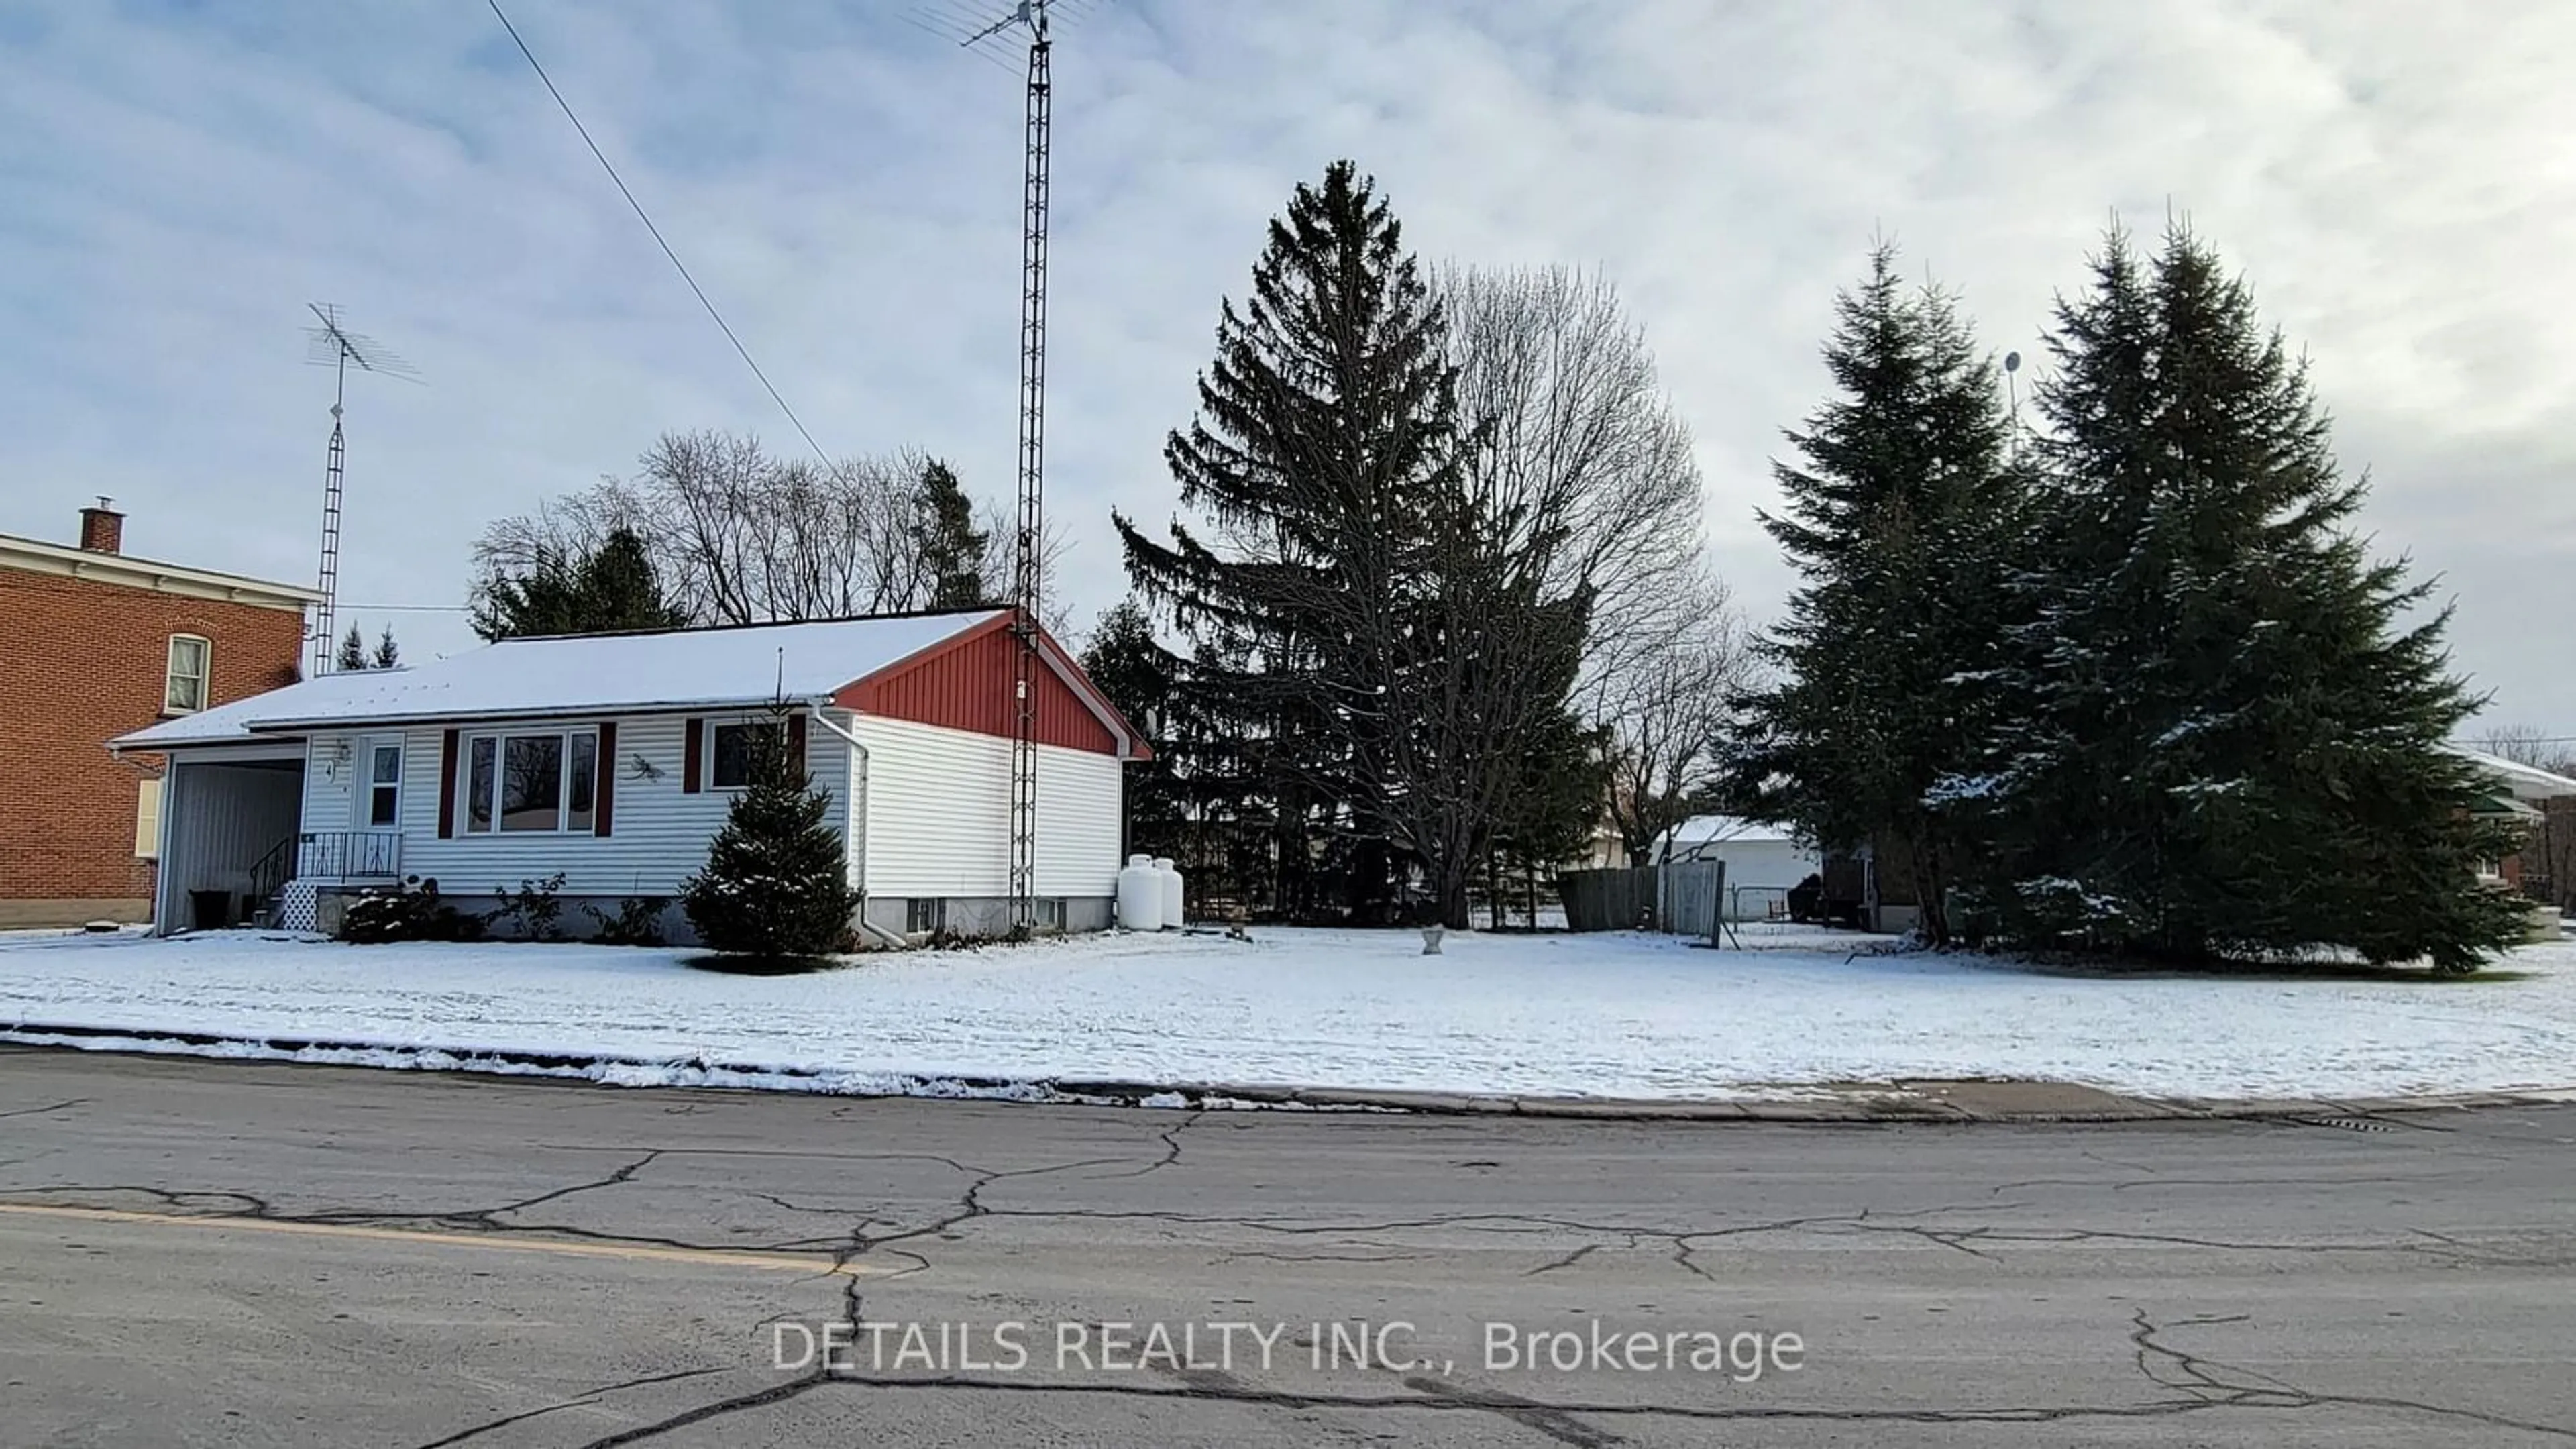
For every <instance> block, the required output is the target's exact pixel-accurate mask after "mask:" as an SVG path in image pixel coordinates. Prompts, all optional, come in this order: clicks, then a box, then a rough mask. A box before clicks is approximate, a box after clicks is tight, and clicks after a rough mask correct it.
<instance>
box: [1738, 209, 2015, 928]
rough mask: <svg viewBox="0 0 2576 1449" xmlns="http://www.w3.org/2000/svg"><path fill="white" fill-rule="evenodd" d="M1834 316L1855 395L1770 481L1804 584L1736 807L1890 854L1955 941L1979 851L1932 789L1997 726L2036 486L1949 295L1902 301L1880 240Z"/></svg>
mask: <svg viewBox="0 0 2576 1449" xmlns="http://www.w3.org/2000/svg"><path fill="white" fill-rule="evenodd" d="M1835 312H1836V317H1837V321H1836V326H1835V330H1834V334H1833V336H1832V338H1831V339H1830V340H1829V341H1828V342H1827V343H1826V345H1825V363H1826V367H1827V370H1828V371H1829V372H1830V374H1831V375H1832V377H1833V380H1834V383H1835V385H1836V387H1837V388H1838V389H1839V391H1840V396H1838V397H1837V398H1835V399H1834V400H1832V401H1830V402H1828V403H1826V404H1825V405H1824V406H1823V407H1821V408H1819V409H1818V410H1817V411H1816V412H1815V413H1814V414H1813V415H1811V416H1810V417H1809V418H1808V419H1807V422H1806V425H1805V427H1804V428H1803V429H1802V430H1793V431H1791V432H1790V433H1789V434H1788V435H1787V436H1788V440H1789V442H1790V444H1791V446H1792V447H1794V448H1795V449H1796V450H1797V452H1798V455H1799V461H1797V462H1775V463H1774V464H1773V465H1772V472H1773V476H1774V477H1775V478H1776V479H1777V480H1778V482H1779V485H1780V490H1781V493H1782V494H1783V496H1784V503H1783V506H1782V508H1781V510H1780V511H1779V512H1778V513H1777V514H1764V515H1763V516H1762V523H1763V526H1764V527H1765V528H1766V529H1768V530H1769V531H1770V533H1771V536H1772V537H1773V538H1775V539H1777V540H1778V541H1779V543H1780V546H1781V548H1782V549H1783V550H1784V551H1785V552H1786V553H1787V554H1788V556H1789V561H1790V564H1791V566H1792V567H1794V568H1796V569H1797V570H1798V571H1799V573H1800V574H1801V575H1802V576H1803V582H1802V584H1801V585H1800V587H1799V588H1798V589H1797V590H1796V592H1794V593H1793V594H1792V595H1791V596H1790V600H1789V607H1788V611H1787V617H1786V618H1785V620H1784V621H1783V622H1781V623H1780V624H1779V625H1778V626H1777V627H1776V628H1775V629H1774V630H1773V631H1772V633H1771V635H1770V636H1769V637H1768V638H1767V639H1766V640H1764V641H1763V643H1762V645H1761V646H1760V647H1761V650H1762V652H1763V654H1765V655H1766V656H1767V657H1768V658H1769V660H1770V661H1771V662H1772V663H1773V664H1774V665H1776V666H1777V670H1778V674H1777V680H1778V682H1777V683H1776V684H1773V685H1771V686H1770V687H1768V688H1765V689H1763V690H1760V691H1758V692H1756V693H1754V694H1753V695H1752V696H1751V697H1750V698H1748V699H1747V700H1745V701H1744V702H1743V703H1744V710H1743V718H1742V720H1741V723H1740V729H1739V733H1738V736H1737V739H1736V741H1735V748H1734V750H1733V751H1732V755H1733V758H1732V760H1731V765H1732V770H1731V775H1732V784H1733V786H1734V795H1735V797H1736V798H1735V803H1736V804H1737V805H1738V806H1739V808H1743V809H1746V810H1748V811H1749V812H1750V813H1754V814H1757V815H1760V816H1762V817H1764V818H1767V819H1771V820H1775V821H1778V822H1780V823H1784V824H1788V825H1792V826H1794V827H1796V829H1797V830H1798V831H1799V832H1800V833H1801V834H1803V835H1805V836H1806V837H1808V838H1810V839H1812V840H1814V841H1815V842H1817V843H1818V844H1819V845H1821V846H1823V847H1824V848H1826V849H1832V850H1850V849H1856V848H1858V847H1861V846H1871V847H1874V848H1875V849H1876V850H1877V851H1878V853H1879V855H1880V859H1881V862H1882V868H1893V869H1899V870H1903V871H1905V872H1906V873H1907V874H1908V875H1909V876H1910V877H1911V879H1910V881H1909V884H1910V885H1911V886H1912V888H1913V890H1914V892H1915V898H1916V900H1918V901H1919V902H1921V906H1922V917H1921V922H1922V925H1921V929H1922V931H1923V933H1924V934H1925V935H1926V936H1927V937H1929V938H1930V939H1932V940H1934V941H1941V940H1946V939H1947V938H1948V935H1949V930H1950V923H1949V921H1948V918H1947V914H1946V911H1945V909H1944V903H1945V896H1946V894H1947V887H1948V886H1949V884H1950V881H1951V876H1952V872H1953V871H1954V869H1955V868H1956V867H1957V865H1958V864H1959V862H1960V858H1961V856H1962V854H1963V851H1964V850H1965V845H1964V843H1963V841H1962V840H1961V838H1960V830H1961V825H1960V823H1959V822H1958V821H1956V820H1955V819H1953V818H1952V817H1951V816H1950V815H1948V814H1945V813H1944V812H1943V811H1942V810H1941V809H1940V808H1939V804H1938V799H1937V792H1936V791H1935V786H1936V785H1938V784H1940V783H1941V782H1942V781H1944V780H1945V779H1949V778H1952V777H1955V776H1957V775H1959V774H1960V773H1962V772H1963V771H1965V770H1966V769H1967V768H1968V767H1969V765H1970V764H1971V763H1972V761H1974V760H1975V759H1976V758H1977V751H1978V749H1979V747H1980V745H1981V744H1982V742H1983V739H1984V737H1985V736H1986V734H1987V733H1988V730H1989V722H1990V719H1991V715H1992V711H1993V703H1992V701H1993V691H1992V689H1991V688H1990V686H1989V684H1988V683H1987V681H1988V680H1989V679H1990V678H1991V677H1992V676H1993V674H1994V672H1995V671H1996V670H1997V669H1998V668H1999V667H2001V666H2002V665H2003V663H2004V662H2005V654H2004V648H2005V643H2006V624H2007V622H2008V620H2007V605H2008V603H2009V599H2008V594H2007V590H2006V579H2007V577H2008V576H2009V570H2010V568H2011V566H2012V553H2013V549H2014V548H2015V546H2016V543H2017V540H2018V539H2019V536H2020V534H2021V530H2022V528H2023V525H2024V515H2023V505H2022V498H2023V494H2024V488H2023V485H2022V483H2021V481H2020V479H2019V477H2018V476H2017V474H2016V472H2015V470H2014V469H2012V468H2011V467H2009V466H2008V465H2007V458H2006V445H2007V442H2008V438H2009V428H2010V419H2009V418H2008V417H2007V416H2006V414H2005V410H2004V408H2003V406H2002V405H2001V401H2000V399H1999V398H1998V397H1997V389H1996V385H1995V383H1996V379H1995V374H1994V369H1993V367H1992V366H1991V365H1990V364H1989V363H1988V361H1987V360H1986V358H1985V356H1984V355H1983V354H1982V353H1980V352H1979V351H1978V350H1977V345H1976V341H1975V338H1974V337H1973V335H1972V334H1971V332H1970V330H1969V327H1968V324H1967V322H1966V321H1965V319H1963V318H1962V317H1960V316H1959V314H1958V311H1957V309H1956V306H1955V304H1954V302H1953V300H1952V299H1951V298H1950V297H1949V296H1948V295H1946V294H1944V293H1942V292H1940V291H1938V290H1935V289H1933V288H1931V287H1928V286H1926V287H1921V288H1912V287H1908V286H1906V285H1905V284H1904V282H1903V281H1901V280H1900V279H1899V277H1898V276H1897V272H1896V250H1895V248H1894V247H1893V246H1890V245H1886V244H1881V245H1880V246H1879V247H1878V248H1877V249H1876V250H1875V251H1873V252H1872V253H1871V256H1870V270H1869V276H1868V279H1867V280H1866V281H1865V282H1863V283H1862V284H1861V286H1860V287H1859V288H1858V289H1856V290H1854V291H1849V292H1845V293H1844V294H1842V296H1841V297H1839V298H1838V299H1837V301H1836V305H1835ZM1928 795H1929V796H1933V797H1934V798H1932V799H1927V796H1928Z"/></svg>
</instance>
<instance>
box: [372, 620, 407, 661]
mask: <svg viewBox="0 0 2576 1449" xmlns="http://www.w3.org/2000/svg"><path fill="white" fill-rule="evenodd" d="M401 664H402V646H401V645H399V644H396V643H395V642H394V626H393V625H391V624H387V625H386V626H385V627H384V630H383V632H382V633H379V634H378V635H376V652H375V656H374V657H373V658H372V659H370V660H369V661H368V666H367V667H368V668H370V669H394V668H398V667H400V666H401Z"/></svg>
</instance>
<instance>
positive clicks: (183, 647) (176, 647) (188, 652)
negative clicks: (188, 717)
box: [161, 634, 215, 714]
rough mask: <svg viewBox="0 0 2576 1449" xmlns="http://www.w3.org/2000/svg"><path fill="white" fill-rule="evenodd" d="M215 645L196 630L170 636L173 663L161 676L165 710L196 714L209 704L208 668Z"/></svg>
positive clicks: (162, 699)
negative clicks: (207, 696)
mask: <svg viewBox="0 0 2576 1449" xmlns="http://www.w3.org/2000/svg"><path fill="white" fill-rule="evenodd" d="M214 651H215V646H214V645H212V644H209V643H207V642H206V641H205V640H204V639H203V638H200V637H199V636H197V635H195V634H173V635H171V636H170V664H169V668H168V669H167V670H166V671H165V672H164V674H163V676H162V685H161V709H162V712H163V713H164V714H194V713H196V712H197V711H198V710H201V709H204V708H205V707H206V672H207V665H208V664H209V663H210V662H211V660H212V658H213V655H214Z"/></svg>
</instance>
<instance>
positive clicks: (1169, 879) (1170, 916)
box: [1154, 855, 1181, 931]
mask: <svg viewBox="0 0 2576 1449" xmlns="http://www.w3.org/2000/svg"><path fill="white" fill-rule="evenodd" d="M1154 874H1155V875H1157V876H1159V877H1161V879H1162V886H1163V924H1164V925H1165V926H1167V927H1169V928H1171V929H1172V930H1175V931H1177V930H1179V929H1180V928H1181V873H1180V872H1179V871H1178V870H1175V869H1173V867H1172V858H1171V857H1170V856H1168V855H1158V856H1156V857H1154Z"/></svg>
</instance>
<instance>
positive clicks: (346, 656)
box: [331, 624, 367, 674]
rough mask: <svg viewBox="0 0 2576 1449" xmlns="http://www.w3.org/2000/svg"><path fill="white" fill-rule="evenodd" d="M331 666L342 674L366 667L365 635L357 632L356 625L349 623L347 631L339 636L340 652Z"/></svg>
mask: <svg viewBox="0 0 2576 1449" xmlns="http://www.w3.org/2000/svg"><path fill="white" fill-rule="evenodd" d="M331 667H332V668H333V669H336V670H338V671H340V672H341V673H343V674H347V673H349V672H351V671H353V670H362V669H365V668H366V667H367V636H366V635H364V634H361V633H359V632H358V626H357V625H355V624H352V625H350V626H349V632H348V633H346V634H343V635H341V636H340V652H339V653H338V654H337V655H336V656H334V657H333V659H332V661H331Z"/></svg>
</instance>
